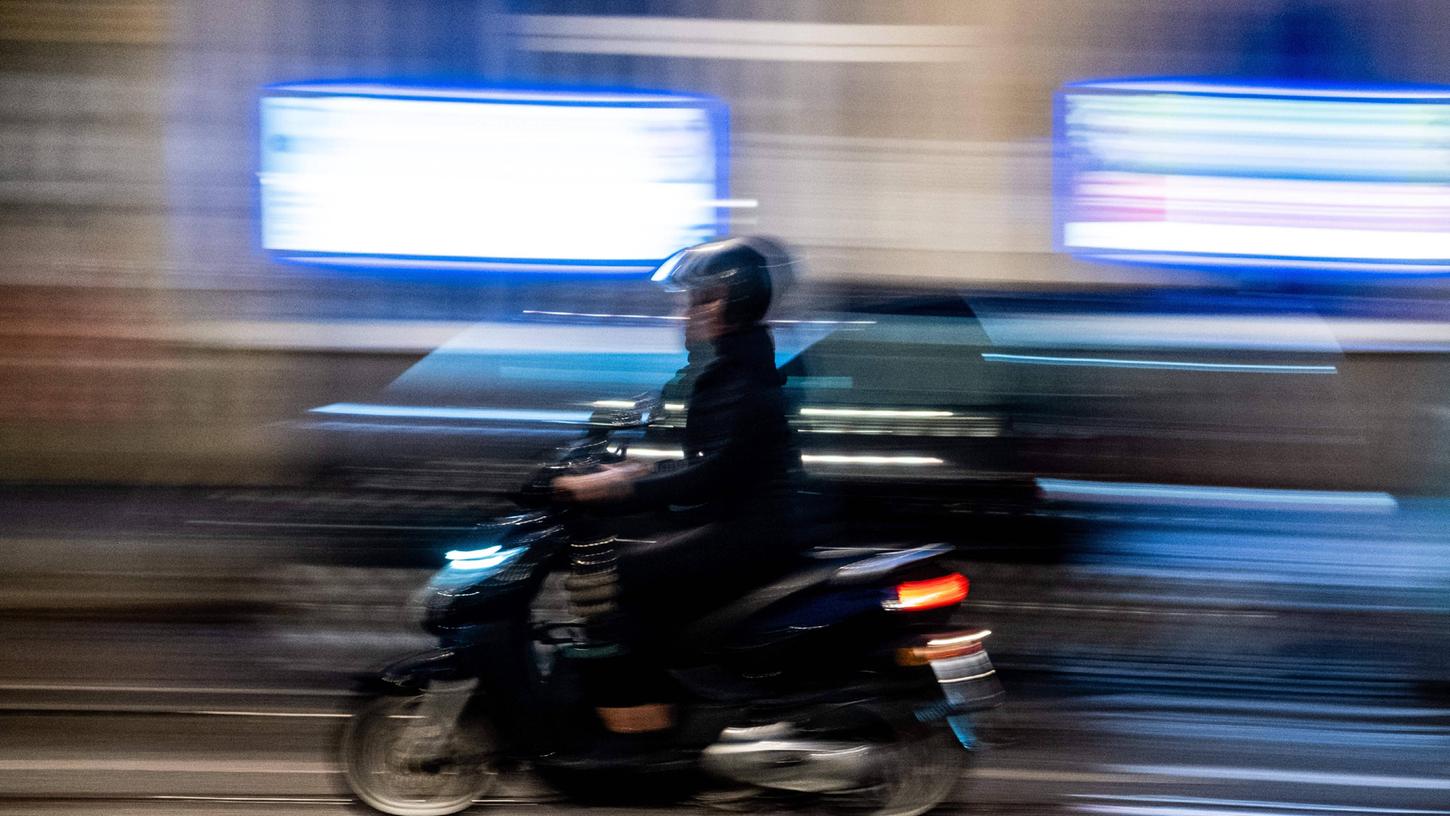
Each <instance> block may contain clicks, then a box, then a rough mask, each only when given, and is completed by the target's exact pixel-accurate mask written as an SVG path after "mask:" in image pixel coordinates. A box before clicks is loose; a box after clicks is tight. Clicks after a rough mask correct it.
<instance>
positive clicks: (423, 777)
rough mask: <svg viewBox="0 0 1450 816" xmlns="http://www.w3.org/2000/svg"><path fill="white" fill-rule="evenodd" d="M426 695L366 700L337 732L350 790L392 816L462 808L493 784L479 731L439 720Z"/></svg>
mask: <svg viewBox="0 0 1450 816" xmlns="http://www.w3.org/2000/svg"><path fill="white" fill-rule="evenodd" d="M426 699H427V693H424V694H416V695H407V696H384V697H378V698H375V699H373V700H370V701H369V702H367V703H366V704H364V705H363V707H362V708H361V709H359V710H358V711H357V713H355V714H354V715H353V716H352V718H351V719H350V720H349V721H348V724H347V727H346V729H345V730H344V732H343V736H342V746H341V747H342V751H341V753H342V763H343V773H344V775H345V776H346V778H347V784H348V787H350V788H352V791H353V793H355V794H357V797H358V798H359V799H361V800H362V801H363V803H364V804H366V805H368V806H369V807H371V808H374V809H375V810H379V811H382V812H383V813H387V814H390V815H391V816H447V814H450V813H458V812H459V811H462V810H465V809H466V808H467V807H468V806H469V805H471V804H472V803H473V800H475V799H477V798H479V797H481V796H483V795H485V794H487V793H488V792H489V791H490V790H491V789H492V788H493V787H494V785H495V784H496V783H497V781H498V770H497V768H496V767H495V766H494V763H493V761H492V758H491V756H490V753H491V752H490V751H489V750H488V748H489V746H488V745H487V744H486V740H485V739H483V738H482V735H478V734H469V733H464V730H463V729H460V728H458V727H457V726H456V724H455V723H451V722H440V721H439V719H438V718H437V717H435V716H433V715H432V714H431V712H430V708H431V707H430V706H428V705H426V704H425V701H426Z"/></svg>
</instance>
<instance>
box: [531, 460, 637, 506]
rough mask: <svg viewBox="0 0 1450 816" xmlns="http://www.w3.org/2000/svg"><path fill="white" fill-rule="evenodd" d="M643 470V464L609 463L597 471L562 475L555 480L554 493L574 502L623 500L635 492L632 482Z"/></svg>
mask: <svg viewBox="0 0 1450 816" xmlns="http://www.w3.org/2000/svg"><path fill="white" fill-rule="evenodd" d="M643 470H644V468H643V466H641V465H638V464H635V463H629V464H623V465H609V466H606V467H605V468H604V469H603V470H600V471H598V472H596V473H585V474H583V475H580V476H560V477H559V478H557V479H555V480H554V482H553V486H554V494H555V495H557V496H558V497H559V498H561V499H563V500H565V501H572V502H584V503H590V502H610V501H621V500H623V499H627V498H629V497H630V496H631V495H632V494H633V493H634V486H633V485H632V484H631V483H632V482H633V481H634V479H635V477H636V476H638V475H640V473H641V472H642V471H643Z"/></svg>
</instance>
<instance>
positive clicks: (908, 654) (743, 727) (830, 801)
mask: <svg viewBox="0 0 1450 816" xmlns="http://www.w3.org/2000/svg"><path fill="white" fill-rule="evenodd" d="M651 413H652V409H651V407H650V406H648V405H639V406H637V408H636V409H631V410H625V411H619V412H616V413H613V414H610V415H607V416H602V417H601V416H600V415H596V421H595V422H593V423H591V424H592V430H591V432H590V433H589V434H588V435H587V436H586V437H585V438H583V439H581V440H579V441H578V442H576V443H573V444H570V445H567V446H565V447H563V448H561V449H560V450H559V451H557V452H556V455H555V456H554V457H553V458H552V460H551V461H549V462H548V463H546V464H545V465H544V466H543V467H542V468H541V469H540V471H539V473H538V474H537V475H536V477H535V478H533V479H531V480H530V482H529V484H528V485H526V486H525V487H524V488H523V489H522V490H520V491H519V492H518V494H517V495H516V496H515V499H516V500H517V501H518V503H519V504H520V505H521V508H520V512H518V513H516V514H514V515H508V516H504V517H499V518H495V519H493V520H491V521H489V522H487V523H484V524H481V525H478V527H477V528H476V531H475V533H474V534H473V535H471V536H470V537H469V540H468V541H467V542H466V543H464V544H461V545H460V546H458V547H457V548H455V549H453V550H451V551H449V552H447V554H446V564H445V565H444V566H443V568H442V569H441V570H440V571H439V572H438V573H437V574H436V575H434V576H433V578H432V580H431V581H430V582H429V584H428V586H427V587H426V589H424V590H423V591H422V592H421V593H419V595H418V597H417V602H418V604H419V605H420V606H421V607H422V619H423V626H424V627H425V628H426V629H427V631H429V632H430V633H432V634H434V635H436V636H437V637H438V646H437V648H435V649H432V650H429V651H427V652H424V653H421V654H415V655H412V656H409V657H406V658H404V659H402V660H399V661H397V662H395V663H393V664H392V665H390V666H388V667H387V668H385V669H383V670H382V671H380V672H377V673H375V674H369V675H367V676H366V677H365V678H363V687H364V691H365V693H364V694H362V695H360V697H359V699H360V700H361V703H360V707H359V708H358V710H357V711H356V712H355V713H354V714H353V716H352V717H351V718H350V719H349V720H348V722H347V725H346V727H345V730H344V732H343V735H342V739H341V749H340V751H341V760H342V765H343V768H344V772H345V775H346V779H347V782H348V785H349V786H350V787H351V788H352V790H353V792H354V793H355V794H356V795H357V796H358V798H359V799H361V800H362V801H363V802H364V803H366V804H367V805H369V806H371V807H372V808H374V809H376V810H379V811H382V812H383V813H388V814H393V815H394V816H440V815H441V814H450V813H457V812H459V811H462V810H464V809H466V808H468V807H470V806H471V805H472V804H473V803H474V802H475V801H479V800H486V797H489V796H491V795H496V791H497V790H498V787H499V786H500V784H501V780H503V779H505V778H506V777H507V776H508V775H510V774H515V773H531V774H532V775H533V776H534V777H535V778H537V779H540V780H542V781H543V782H544V783H545V784H547V785H548V786H550V787H552V788H553V789H554V790H555V791H557V792H558V794H559V795H560V796H562V797H563V798H565V799H567V800H571V801H584V802H588V801H614V802H618V801H621V800H624V801H643V800H650V801H656V802H657V801H660V800H661V799H664V800H673V801H680V800H686V801H694V802H698V803H721V802H728V803H730V804H731V806H732V807H736V808H738V807H740V806H742V805H748V804H749V803H752V802H757V801H758V802H765V803H768V804H769V805H770V806H772V807H785V808H789V807H792V806H795V805H800V806H807V807H816V806H822V805H824V806H827V807H830V808H833V809H840V810H846V811H851V812H862V813H871V814H879V815H880V816H911V815H913V814H921V813H925V812H927V811H929V810H931V809H932V808H933V807H935V806H937V805H938V804H940V803H941V802H942V801H944V800H945V799H946V798H947V797H948V796H949V795H950V794H951V793H952V791H953V789H954V788H955V786H956V784H957V783H958V781H959V780H960V779H961V778H962V775H963V773H964V771H965V769H966V767H967V765H968V761H969V759H970V757H971V755H972V751H973V749H974V748H975V747H976V740H975V737H974V733H973V728H972V719H973V715H974V714H976V713H977V712H981V711H983V710H985V709H989V708H992V707H994V706H996V705H999V704H1000V703H1001V701H1002V698H1003V693H1002V688H1001V685H1000V683H999V682H998V679H997V677H996V674H995V671H994V669H993V668H992V664H991V661H990V659H989V658H988V656H987V652H986V650H985V648H984V641H985V640H986V639H987V637H988V635H990V634H991V633H990V632H989V631H987V630H984V629H978V628H963V627H961V626H959V625H955V624H954V623H953V618H954V613H955V612H956V611H957V610H958V607H959V606H960V604H961V603H962V601H963V599H964V598H966V596H967V593H968V589H969V583H968V580H967V578H966V577H965V576H963V575H962V574H961V573H959V572H955V571H953V570H951V569H950V568H949V567H948V566H946V565H944V564H943V561H944V559H945V557H946V556H947V555H948V554H949V553H950V549H949V548H948V547H946V546H942V545H931V546H921V547H915V548H912V549H905V550H894V551H889V550H888V551H872V550H862V549H854V550H840V549H837V550H832V549H821V548H818V549H815V550H812V551H810V552H809V553H807V554H806V555H804V556H802V558H801V561H800V564H799V565H798V567H796V568H794V569H793V570H791V571H790V572H788V574H786V575H784V576H783V577H781V578H779V579H778V580H775V581H773V582H772V583H769V584H768V585H766V586H760V587H758V588H755V589H754V590H753V591H750V592H748V593H747V594H746V595H745V596H744V597H740V598H738V599H735V600H732V601H729V602H727V603H726V604H725V605H724V606H722V607H720V608H718V609H714V610H713V611H710V612H709V613H707V614H705V615H704V616H703V617H701V618H699V619H697V620H690V621H672V622H671V625H670V626H669V627H668V634H667V635H666V636H662V640H661V641H660V642H661V643H663V644H665V645H664V646H663V647H662V648H661V649H659V650H657V651H656V653H655V658H656V663H658V664H659V665H660V666H661V670H662V672H663V674H664V675H666V679H667V682H668V684H669V688H670V689H671V692H672V695H673V697H674V699H673V701H672V702H673V705H674V710H675V711H678V717H677V718H676V722H675V725H674V728H673V729H672V730H671V731H670V732H669V735H668V744H666V745H663V746H660V748H659V750H652V751H649V752H646V753H645V754H644V755H641V754H638V753H632V752H623V753H621V754H619V755H618V756H610V755H608V753H607V752H605V754H603V755H601V753H600V751H599V750H598V748H599V745H600V744H601V741H606V740H608V739H609V738H610V731H609V729H607V728H606V727H605V725H604V722H603V721H602V719H601V709H600V707H599V705H598V700H597V699H596V691H595V690H596V688H597V687H598V685H599V681H598V680H597V677H598V676H599V675H600V667H607V666H609V665H610V660H611V659H612V658H617V657H618V656H619V654H620V651H621V650H622V649H623V648H625V647H624V646H622V645H621V644H620V643H619V642H611V637H610V636H609V634H608V633H607V632H603V633H602V630H601V628H600V627H599V626H596V625H594V624H596V623H597V622H598V618H599V617H600V616H599V615H598V614H596V613H597V611H598V609H599V608H600V605H599V604H598V596H597V594H594V595H592V594H591V589H596V588H598V587H600V586H603V585H604V584H606V583H607V581H608V578H609V573H610V571H611V569H612V564H613V557H614V553H615V552H616V551H617V549H618V548H619V547H621V546H627V544H624V543H621V542H620V541H619V540H618V539H617V538H615V536H614V535H612V534H610V533H608V532H607V531H605V529H604V528H605V527H606V526H607V524H605V523H603V522H602V521H601V520H600V519H598V518H591V517H590V516H588V515H586V514H585V513H583V512H582V511H580V510H579V509H577V508H571V507H568V506H562V505H559V504H557V503H555V502H553V501H552V500H551V495H552V494H551V488H550V483H551V481H552V480H553V479H554V478H555V477H556V476H558V475H561V474H563V473H580V472H589V471H590V470H592V469H596V468H598V467H600V466H602V465H606V464H611V463H617V462H621V461H625V460H626V459H627V458H628V440H627V439H624V438H623V437H624V436H626V435H627V434H628V433H629V432H631V431H637V430H640V429H643V428H645V427H647V426H648V424H649V421H650V416H651ZM605 521H607V520H605ZM561 582H564V583H567V584H568V585H569V586H570V587H572V589H570V590H569V591H566V592H564V593H562V594H565V595H568V596H569V597H570V605H569V607H568V608H564V607H562V606H561V605H560V604H557V603H554V604H552V605H551V604H550V603H549V602H548V599H549V598H557V597H558V596H559V595H560V594H561V593H560V592H558V591H557V590H558V585H559V584H560V583H561ZM605 673H606V674H607V669H606V670H605Z"/></svg>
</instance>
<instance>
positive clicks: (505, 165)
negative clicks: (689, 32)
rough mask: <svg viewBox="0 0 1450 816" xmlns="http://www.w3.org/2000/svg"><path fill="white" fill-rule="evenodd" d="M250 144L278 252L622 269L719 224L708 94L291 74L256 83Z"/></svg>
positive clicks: (382, 260)
mask: <svg viewBox="0 0 1450 816" xmlns="http://www.w3.org/2000/svg"><path fill="white" fill-rule="evenodd" d="M261 141H262V145H261V148H262V150H261V172H260V178H259V181H260V188H261V225H262V245H263V247H264V248H265V249H266V250H268V251H269V252H270V253H272V255H273V256H274V257H277V258H280V259H283V260H291V261H304V262H309V263H319V264H330V265H337V266H348V267H397V268H414V269H425V268H438V269H517V270H525V271H555V272H558V271H565V272H591V271H592V272H632V271H645V270H647V269H649V268H652V267H653V266H654V265H655V263H656V262H658V261H659V260H661V259H663V258H666V257H668V256H669V255H670V254H672V253H673V252H674V251H676V250H678V249H680V248H681V247H684V246H688V245H691V244H695V243H699V242H701V241H705V240H708V239H710V238H712V237H715V236H716V235H718V234H720V233H721V232H723V231H724V224H723V222H722V219H723V214H724V211H723V210H722V209H721V204H722V199H723V197H724V195H725V185H726V177H725V174H726V167H725V156H726V153H725V145H726V142H727V133H726V115H725V111H724V108H723V106H722V105H720V104H719V103H718V102H717V101H715V100H712V99H709V98H706V97H699V96H687V95H679V94H664V93H647V92H613V91H610V92H602V91H564V90H517V89H484V88H449V87H433V86H406V85H392V84H379V83H362V82H309V83H294V84H286V85H276V86H272V87H269V88H267V89H265V92H264V94H263V98H262V102H261Z"/></svg>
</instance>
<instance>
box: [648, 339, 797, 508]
mask: <svg viewBox="0 0 1450 816" xmlns="http://www.w3.org/2000/svg"><path fill="white" fill-rule="evenodd" d="M784 384H785V376H784V375H783V374H781V373H780V372H779V371H777V370H776V367H775V344H774V342H773V341H772V340H771V337H770V332H769V330H767V329H766V328H765V327H764V326H759V325H756V326H751V327H749V328H746V329H742V330H740V331H737V332H734V333H732V334H728V335H725V336H723V337H721V338H719V339H718V340H716V342H715V356H714V358H713V359H711V360H710V362H709V363H707V364H706V365H705V367H704V369H703V370H702V371H700V372H699V373H698V374H697V375H696V377H695V380H694V383H693V386H692V387H691V390H690V400H689V408H688V411H687V413H686V415H685V439H684V451H685V458H684V460H683V461H675V462H667V463H663V464H662V465H661V466H660V467H659V468H658V469H657V470H656V471H655V472H654V473H653V474H651V475H649V476H645V477H643V478H641V479H638V480H636V481H635V483H634V487H635V497H636V500H637V501H639V502H640V503H642V504H644V505H647V506H656V507H661V506H683V507H692V508H696V513H697V514H698V516H699V517H700V518H701V520H702V521H704V522H728V523H737V522H739V523H746V524H752V525H753V524H765V525H781V526H782V529H781V532H782V533H783V534H787V535H788V534H789V533H790V532H791V530H790V529H789V528H790V527H791V526H792V525H791V523H790V520H791V519H792V518H793V510H792V507H793V504H794V501H795V495H794V494H795V491H796V488H797V482H798V479H799V474H800V467H801V464H800V451H799V449H798V448H797V447H796V444H795V437H794V432H793V430H792V429H791V426H790V421H789V416H788V413H789V409H788V407H787V401H786V397H785V393H784V391H783V389H782V386H783V385H784Z"/></svg>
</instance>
